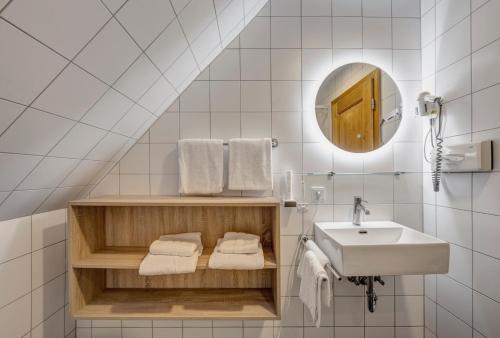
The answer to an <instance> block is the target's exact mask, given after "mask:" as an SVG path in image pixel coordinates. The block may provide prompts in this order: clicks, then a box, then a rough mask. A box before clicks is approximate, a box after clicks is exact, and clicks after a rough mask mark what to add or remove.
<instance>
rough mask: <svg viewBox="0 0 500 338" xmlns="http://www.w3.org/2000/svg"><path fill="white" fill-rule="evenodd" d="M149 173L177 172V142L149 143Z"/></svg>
mask: <svg viewBox="0 0 500 338" xmlns="http://www.w3.org/2000/svg"><path fill="white" fill-rule="evenodd" d="M150 147H151V149H150V153H151V160H150V161H151V164H150V166H151V169H150V170H151V173H153V174H177V173H178V167H177V144H151V145H150Z"/></svg>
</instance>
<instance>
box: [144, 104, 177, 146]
mask: <svg viewBox="0 0 500 338" xmlns="http://www.w3.org/2000/svg"><path fill="white" fill-rule="evenodd" d="M149 133H150V141H151V143H175V142H177V140H178V139H179V114H178V113H170V112H166V113H165V114H163V115H161V116H160V117H159V118H158V120H156V121H155V123H154V124H153V126H152V127H151V129H150V130H149Z"/></svg>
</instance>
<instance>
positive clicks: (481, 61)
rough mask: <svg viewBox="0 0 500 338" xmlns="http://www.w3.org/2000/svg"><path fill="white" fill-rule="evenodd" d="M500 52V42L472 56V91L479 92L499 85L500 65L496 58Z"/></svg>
mask: <svg viewBox="0 0 500 338" xmlns="http://www.w3.org/2000/svg"><path fill="white" fill-rule="evenodd" d="M499 52H500V40H498V41H495V42H493V43H492V44H490V45H488V46H486V47H484V48H482V49H480V50H478V51H477V52H475V53H474V54H472V89H473V90H474V91H477V90H479V89H482V88H486V87H488V86H491V85H494V84H497V83H498V79H499V78H500V64H499V63H498V59H497V58H496V56H497V55H498V53H499Z"/></svg>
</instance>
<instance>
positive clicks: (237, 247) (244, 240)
mask: <svg viewBox="0 0 500 338" xmlns="http://www.w3.org/2000/svg"><path fill="white" fill-rule="evenodd" d="M259 243H260V237H259V236H257V235H253V234H247V233H244V232H226V233H225V234H224V238H223V239H222V240H221V241H220V243H219V244H218V245H217V251H218V252H221V253H225V254H254V253H257V252H259Z"/></svg>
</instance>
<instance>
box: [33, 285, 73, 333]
mask: <svg viewBox="0 0 500 338" xmlns="http://www.w3.org/2000/svg"><path fill="white" fill-rule="evenodd" d="M64 283H65V276H64V275H62V276H59V277H57V278H55V279H53V280H51V281H50V282H48V283H47V284H45V285H43V286H41V287H39V288H38V289H36V290H34V291H33V293H32V294H31V325H32V326H33V327H34V326H36V325H38V324H40V323H41V322H43V321H44V320H46V319H47V318H49V317H50V316H51V315H52V314H54V313H55V312H56V311H57V310H58V309H60V308H61V307H62V306H64Z"/></svg>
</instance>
